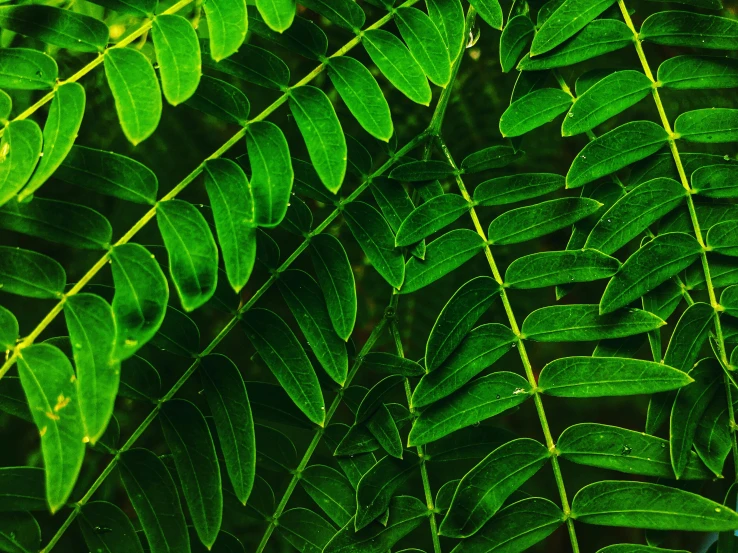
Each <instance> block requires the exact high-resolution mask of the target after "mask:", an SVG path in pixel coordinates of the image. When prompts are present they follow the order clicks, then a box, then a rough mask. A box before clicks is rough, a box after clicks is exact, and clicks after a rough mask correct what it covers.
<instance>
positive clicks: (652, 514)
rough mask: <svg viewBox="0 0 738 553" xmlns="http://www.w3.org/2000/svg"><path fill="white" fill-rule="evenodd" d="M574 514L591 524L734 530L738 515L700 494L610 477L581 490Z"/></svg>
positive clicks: (574, 502)
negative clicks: (613, 479) (621, 480)
mask: <svg viewBox="0 0 738 553" xmlns="http://www.w3.org/2000/svg"><path fill="white" fill-rule="evenodd" d="M571 510H572V513H571V516H572V518H574V519H575V520H578V521H581V522H585V523H587V524H598V525H601V526H627V527H630V528H646V529H654V530H689V531H697V532H716V531H717V532H719V531H723V530H734V529H735V528H736V527H737V526H738V514H736V513H735V512H733V511H731V510H730V509H728V508H727V507H724V506H722V505H720V504H719V503H715V502H714V501H710V500H709V499H705V498H704V497H701V496H699V495H696V494H693V493H689V492H685V491H682V490H678V489H676V488H670V487H668V486H662V485H660V484H648V483H645V482H617V481H612V480H606V481H603V482H595V483H594V484H590V485H589V486H585V487H584V488H582V489H581V490H579V491H578V492H577V494H576V495H575V496H574V500H573V501H572V505H571Z"/></svg>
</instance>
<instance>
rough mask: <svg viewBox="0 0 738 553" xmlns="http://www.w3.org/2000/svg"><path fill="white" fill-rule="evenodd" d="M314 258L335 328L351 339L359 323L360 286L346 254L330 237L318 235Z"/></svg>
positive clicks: (314, 238) (311, 243)
mask: <svg viewBox="0 0 738 553" xmlns="http://www.w3.org/2000/svg"><path fill="white" fill-rule="evenodd" d="M310 246H311V248H310V255H311V258H312V260H313V267H315V273H316V275H317V277H318V282H319V283H320V287H321V289H322V290H323V295H324V296H325V301H326V305H327V307H328V315H329V316H330V318H331V322H332V323H333V328H334V330H335V331H336V333H337V334H338V336H340V337H341V338H342V339H343V340H348V339H349V337H350V336H351V332H352V331H353V329H354V325H355V324H356V303H357V302H356V284H355V283H354V272H353V270H352V269H351V263H350V262H349V259H348V256H347V255H346V251H345V250H344V249H343V246H342V245H341V242H339V241H338V239H337V238H335V237H334V236H331V235H329V234H320V235H317V236H314V237H313V239H312V240H311V241H310Z"/></svg>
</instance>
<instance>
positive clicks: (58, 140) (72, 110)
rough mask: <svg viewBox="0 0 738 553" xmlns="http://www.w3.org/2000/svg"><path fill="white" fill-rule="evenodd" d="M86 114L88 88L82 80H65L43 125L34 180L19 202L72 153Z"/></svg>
mask: <svg viewBox="0 0 738 553" xmlns="http://www.w3.org/2000/svg"><path fill="white" fill-rule="evenodd" d="M84 113H85V89H84V88H82V85H80V84H79V83H66V84H64V85H62V86H60V87H59V88H57V89H56V93H55V94H54V99H53V100H52V101H51V107H50V108H49V115H48V117H47V118H46V123H45V124H44V135H43V144H44V148H43V153H42V154H41V155H42V157H41V160H40V161H39V162H38V166H37V167H36V171H35V172H34V173H33V176H32V177H31V180H30V181H28V184H27V185H26V186H25V188H23V191H22V192H21V194H20V195H19V196H18V201H22V200H23V199H24V198H26V197H28V196H30V195H31V194H33V193H34V192H35V191H36V190H38V189H39V188H40V187H41V185H42V184H44V183H45V182H46V181H47V180H48V179H49V177H50V176H51V175H52V174H54V176H56V177H57V178H58V177H59V175H57V174H55V173H54V172H55V171H56V170H57V168H58V167H59V166H60V165H61V164H62V162H63V161H64V159H65V158H66V157H67V154H69V152H70V150H71V149H72V146H73V144H74V141H75V139H76V138H77V132H78V131H79V127H80V125H81V124H82V116H83V115H84Z"/></svg>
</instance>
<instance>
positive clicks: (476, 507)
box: [439, 438, 551, 538]
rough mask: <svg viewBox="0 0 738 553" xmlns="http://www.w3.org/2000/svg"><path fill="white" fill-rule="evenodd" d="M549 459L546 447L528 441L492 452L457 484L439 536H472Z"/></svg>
mask: <svg viewBox="0 0 738 553" xmlns="http://www.w3.org/2000/svg"><path fill="white" fill-rule="evenodd" d="M550 456H551V453H550V452H549V451H548V449H546V447H545V446H543V445H542V444H540V443H539V442H537V441H535V440H531V439H528V438H520V439H518V440H513V441H512V442H509V443H507V444H504V445H502V446H500V447H498V448H497V449H495V450H494V451H493V452H492V453H490V454H489V455H487V456H486V457H485V458H484V459H482V461H480V462H479V464H477V465H476V466H475V467H474V468H473V469H472V470H471V471H469V472H468V473H466V475H464V478H462V479H461V482H459V486H458V488H456V493H455V494H454V498H453V500H452V502H451V506H450V507H449V509H448V513H447V514H446V516H445V517H444V519H443V522H442V523H441V527H440V529H439V534H441V535H443V536H450V537H454V538H466V537H469V536H471V535H473V534H475V533H476V532H477V531H479V529H480V528H482V526H483V525H484V524H485V523H486V522H487V521H488V520H489V519H491V518H492V517H493V516H494V514H495V513H496V512H497V511H498V510H499V509H500V507H502V504H503V503H504V502H505V500H506V499H507V498H508V497H509V496H510V494H512V493H513V492H514V491H515V490H517V489H518V488H519V487H520V486H522V485H523V484H524V483H525V482H526V481H527V480H529V479H530V478H531V477H532V476H533V475H534V474H535V473H536V472H538V471H539V470H540V468H541V467H542V466H543V465H544V464H545V462H546V460H547V459H548V458H549V457H550Z"/></svg>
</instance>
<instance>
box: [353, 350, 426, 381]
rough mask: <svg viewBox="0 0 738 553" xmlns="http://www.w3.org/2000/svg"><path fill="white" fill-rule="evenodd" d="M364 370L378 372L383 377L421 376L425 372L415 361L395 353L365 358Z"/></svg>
mask: <svg viewBox="0 0 738 553" xmlns="http://www.w3.org/2000/svg"><path fill="white" fill-rule="evenodd" d="M361 366H362V370H370V371H376V372H378V373H380V374H383V375H392V374H399V375H402V376H406V377H409V376H421V375H423V374H425V370H424V369H423V367H421V366H420V365H419V364H418V363H416V362H415V361H411V360H410V359H407V358H405V357H400V356H399V355H395V354H393V353H384V352H372V353H368V354H366V355H365V356H364V360H363V361H362V362H361Z"/></svg>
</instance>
